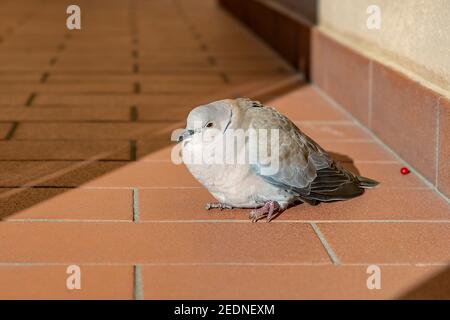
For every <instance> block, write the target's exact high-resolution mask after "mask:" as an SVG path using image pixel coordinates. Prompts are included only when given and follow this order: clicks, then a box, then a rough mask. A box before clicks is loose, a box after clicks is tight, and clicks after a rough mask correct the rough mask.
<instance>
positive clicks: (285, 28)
mask: <svg viewBox="0 0 450 320" xmlns="http://www.w3.org/2000/svg"><path fill="white" fill-rule="evenodd" d="M219 3H220V4H221V5H222V6H223V7H224V8H226V9H227V10H228V11H230V12H231V13H232V14H233V15H234V16H235V17H236V18H238V19H239V20H241V21H242V23H244V24H245V25H247V26H248V27H249V28H250V29H251V30H252V31H253V32H255V34H257V35H258V36H259V37H260V38H261V39H263V40H264V41H265V42H267V44H269V45H270V46H271V47H272V48H273V49H274V50H275V51H276V52H278V53H279V54H280V55H281V56H282V57H283V58H284V59H286V61H287V62H289V63H290V64H291V65H292V66H293V67H294V68H295V69H297V70H298V71H299V72H300V73H302V74H303V75H304V77H305V79H306V80H307V81H308V80H309V79H310V56H311V55H310V50H311V46H310V43H311V29H312V27H313V23H312V22H310V21H309V20H308V19H306V18H305V17H303V16H302V15H300V14H299V13H297V12H294V11H291V10H289V9H287V8H286V7H285V6H283V5H281V4H279V3H277V2H274V1H267V0H248V1H242V0H219Z"/></svg>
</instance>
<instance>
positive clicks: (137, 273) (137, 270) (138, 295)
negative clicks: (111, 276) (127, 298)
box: [133, 264, 144, 300]
mask: <svg viewBox="0 0 450 320" xmlns="http://www.w3.org/2000/svg"><path fill="white" fill-rule="evenodd" d="M133 276H134V292H133V295H134V300H144V291H143V290H142V271H141V265H139V264H136V265H134V272H133Z"/></svg>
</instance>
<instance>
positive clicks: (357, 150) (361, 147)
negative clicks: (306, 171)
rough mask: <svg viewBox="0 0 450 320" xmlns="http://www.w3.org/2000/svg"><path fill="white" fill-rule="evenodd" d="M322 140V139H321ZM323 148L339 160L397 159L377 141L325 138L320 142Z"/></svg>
mask: <svg viewBox="0 0 450 320" xmlns="http://www.w3.org/2000/svg"><path fill="white" fill-rule="evenodd" d="M319 141H320V140H319ZM320 145H321V146H322V148H324V149H325V150H326V151H327V152H329V153H330V154H331V155H332V156H333V158H334V159H335V160H337V161H343V162H344V161H348V159H351V160H354V161H361V160H362V161H364V160H367V161H389V160H391V161H395V160H396V159H395V157H394V156H393V155H392V154H390V153H389V152H388V151H386V150H385V149H383V148H382V147H381V146H380V145H379V144H378V143H376V142H375V141H371V140H369V141H367V140H366V141H352V142H341V141H339V140H337V141H330V140H324V141H323V142H320Z"/></svg>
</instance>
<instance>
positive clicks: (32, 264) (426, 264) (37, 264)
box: [0, 261, 450, 290]
mask: <svg viewBox="0 0 450 320" xmlns="http://www.w3.org/2000/svg"><path fill="white" fill-rule="evenodd" d="M68 264H79V265H82V266H130V263H127V262H81V263H80V262H74V261H68V262H0V268H1V267H23V266H26V267H45V266H67V265H68ZM370 265H378V266H390V267H405V266H406V267H441V266H450V263H448V262H350V263H341V264H340V266H341V267H352V266H356V267H357V266H370ZM142 266H158V267H159V266H193V267H195V266H241V267H245V266H258V267H265V266H297V267H303V266H330V263H329V262H144V263H141V264H139V265H133V269H134V268H135V267H139V268H138V270H139V271H141V267H142ZM133 273H134V272H133ZM139 273H141V272H138V273H136V275H138V274H139ZM133 278H134V279H135V280H134V281H136V280H140V282H141V286H140V288H141V290H142V289H143V286H142V275H141V276H140V277H139V276H138V277H133ZM136 278H137V279H136ZM134 281H133V282H134ZM136 282H138V283H139V281H136Z"/></svg>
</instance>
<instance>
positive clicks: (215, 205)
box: [205, 202, 233, 211]
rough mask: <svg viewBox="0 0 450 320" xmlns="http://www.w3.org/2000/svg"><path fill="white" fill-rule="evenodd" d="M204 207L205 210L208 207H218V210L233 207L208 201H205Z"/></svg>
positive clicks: (208, 208)
mask: <svg viewBox="0 0 450 320" xmlns="http://www.w3.org/2000/svg"><path fill="white" fill-rule="evenodd" d="M205 209H206V210H210V209H220V211H222V210H223V209H233V207H232V206H230V205H228V204H225V203H220V202H210V203H207V204H206V205H205Z"/></svg>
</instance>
